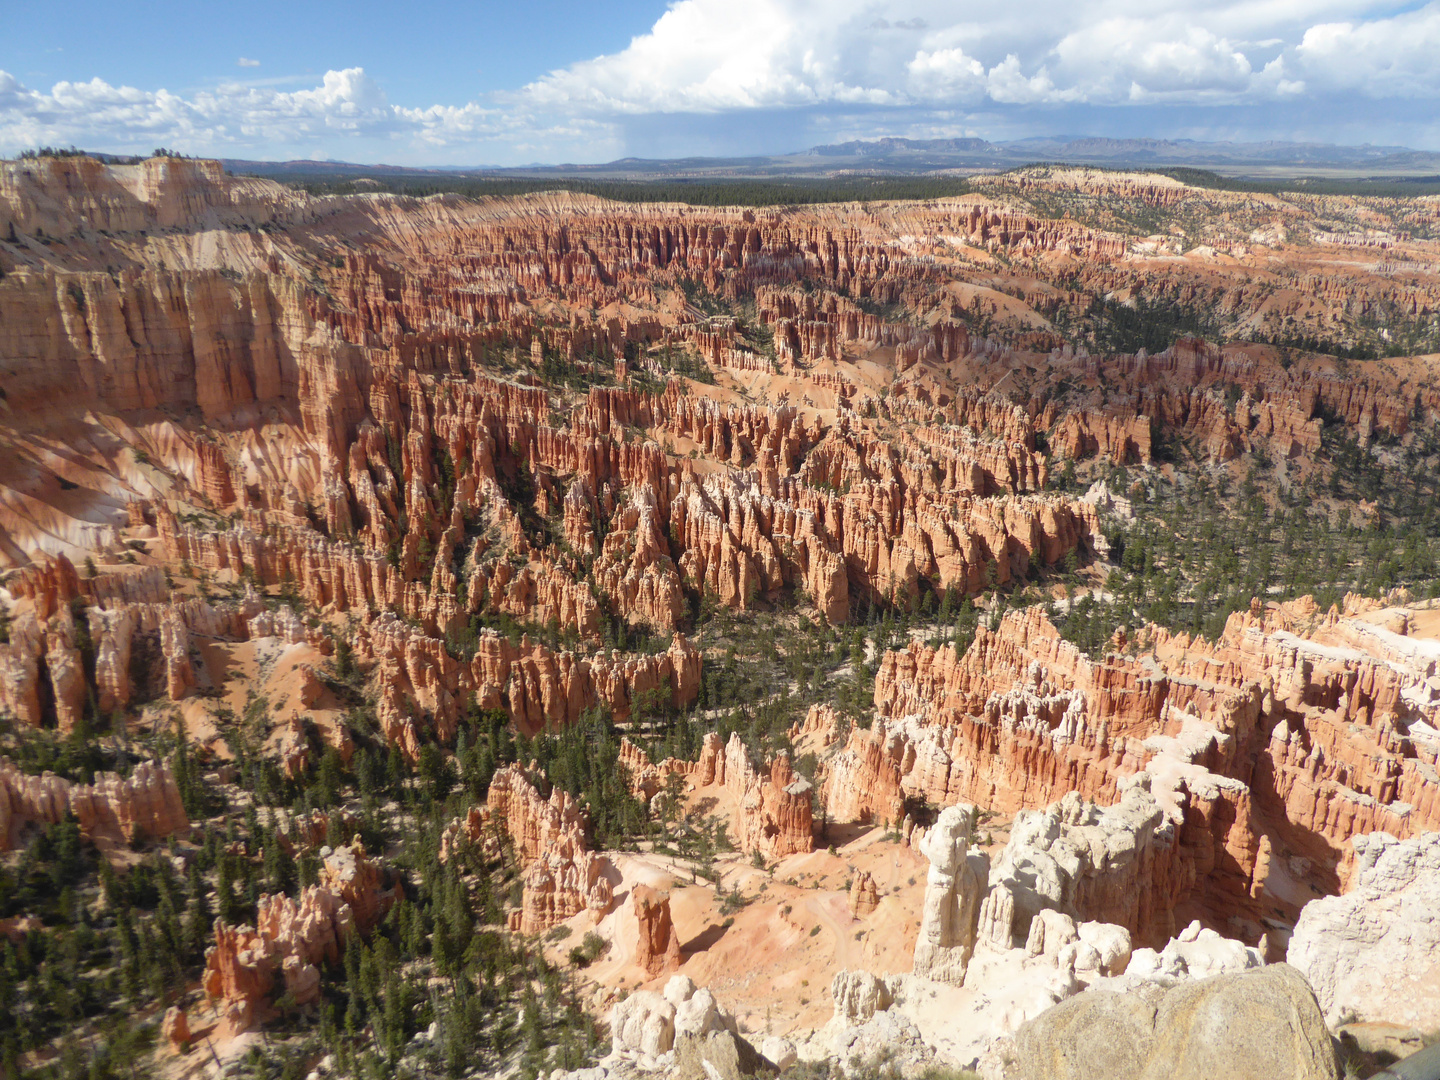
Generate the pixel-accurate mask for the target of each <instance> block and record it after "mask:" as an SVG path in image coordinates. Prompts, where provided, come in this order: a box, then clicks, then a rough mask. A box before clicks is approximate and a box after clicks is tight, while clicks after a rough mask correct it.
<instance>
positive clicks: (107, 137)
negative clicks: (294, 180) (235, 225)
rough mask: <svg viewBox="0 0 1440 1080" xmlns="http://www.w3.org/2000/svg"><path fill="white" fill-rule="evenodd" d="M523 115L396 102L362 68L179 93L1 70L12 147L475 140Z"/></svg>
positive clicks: (1, 103) (510, 126) (0, 109)
mask: <svg viewBox="0 0 1440 1080" xmlns="http://www.w3.org/2000/svg"><path fill="white" fill-rule="evenodd" d="M520 123H523V122H518V121H517V120H516V119H515V118H506V117H505V116H504V115H503V114H502V113H501V112H500V111H499V110H497V109H494V108H486V107H483V106H481V105H479V104H475V103H471V104H468V105H461V106H448V105H433V106H430V107H429V108H423V109H410V108H403V107H401V106H397V105H393V104H391V103H390V102H389V100H388V99H387V98H386V95H385V92H384V90H383V89H381V87H380V85H379V84H378V83H376V81H375V80H374V79H372V78H371V77H370V76H369V75H367V74H366V73H365V70H364V69H363V68H347V69H345V70H344V71H327V72H326V73H325V76H324V78H323V79H322V80H321V82H320V85H319V86H315V87H310V88H306V89H301V90H292V91H282V90H276V89H274V88H272V87H269V86H264V85H253V84H250V85H247V84H242V83H233V82H232V83H222V84H221V85H219V86H217V87H215V88H214V89H211V90H202V91H199V92H197V93H195V94H194V95H192V96H190V97H182V96H180V95H178V94H174V93H171V92H170V91H168V90H157V91H148V90H139V89H136V88H135V87H131V86H111V85H110V84H109V83H107V82H105V81H104V80H102V79H92V80H90V81H89V82H83V83H76V82H59V83H56V84H55V85H54V86H53V87H51V89H50V91H49V92H48V93H46V92H43V91H40V90H34V89H31V88H29V87H27V86H25V85H23V84H22V83H21V82H20V81H19V80H18V79H16V78H15V77H14V76H13V75H11V74H9V73H8V72H4V71H0V131H4V132H5V133H6V139H7V141H8V142H9V143H10V144H11V146H12V147H22V146H33V145H43V144H64V143H75V144H77V145H82V146H83V145H89V146H105V147H113V148H120V149H137V148H144V149H148V148H149V147H151V146H154V145H156V144H158V143H164V144H165V145H173V146H177V147H179V148H182V149H192V148H193V149H203V150H205V151H207V152H213V153H226V152H229V151H232V150H245V149H247V148H250V147H255V146H261V145H271V146H273V145H277V144H278V145H281V146H304V145H306V144H310V143H313V142H315V141H317V140H322V139H325V138H329V137H342V138H343V137H364V138H368V139H372V140H377V139H378V140H389V141H411V142H416V143H421V144H429V145H432V146H444V145H447V144H449V143H451V142H460V143H469V142H472V141H474V140H476V139H479V138H485V137H491V136H495V135H499V134H502V133H504V132H506V131H515V130H516V128H517V124H520Z"/></svg>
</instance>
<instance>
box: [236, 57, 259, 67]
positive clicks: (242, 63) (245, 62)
mask: <svg viewBox="0 0 1440 1080" xmlns="http://www.w3.org/2000/svg"><path fill="white" fill-rule="evenodd" d="M235 66H236V67H259V66H260V61H259V60H251V59H250V58H249V57H245V56H242V57H240V59H239V60H236V61H235Z"/></svg>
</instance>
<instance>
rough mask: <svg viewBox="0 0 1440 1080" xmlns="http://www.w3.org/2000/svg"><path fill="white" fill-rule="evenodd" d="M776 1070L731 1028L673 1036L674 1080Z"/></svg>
mask: <svg viewBox="0 0 1440 1080" xmlns="http://www.w3.org/2000/svg"><path fill="white" fill-rule="evenodd" d="M775 1073H776V1069H775V1068H774V1067H773V1066H772V1065H771V1064H770V1062H768V1061H766V1060H765V1058H763V1057H762V1056H761V1055H760V1052H759V1051H758V1050H756V1049H755V1047H753V1046H751V1045H750V1043H749V1042H748V1041H746V1040H745V1039H743V1038H741V1037H740V1036H739V1035H737V1034H735V1033H734V1032H733V1031H723V1030H722V1031H710V1032H706V1033H705V1034H703V1035H690V1034H687V1035H680V1036H677V1037H676V1039H675V1065H674V1071H673V1072H672V1073H671V1074H670V1075H671V1076H672V1077H674V1080H740V1077H742V1076H774V1075H775Z"/></svg>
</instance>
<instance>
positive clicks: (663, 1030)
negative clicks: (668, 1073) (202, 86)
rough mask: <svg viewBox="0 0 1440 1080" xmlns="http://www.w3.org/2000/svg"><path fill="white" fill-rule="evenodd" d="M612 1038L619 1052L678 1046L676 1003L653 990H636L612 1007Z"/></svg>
mask: <svg viewBox="0 0 1440 1080" xmlns="http://www.w3.org/2000/svg"><path fill="white" fill-rule="evenodd" d="M610 1040H611V1045H612V1047H613V1049H614V1050H615V1051H616V1052H617V1053H618V1052H620V1051H623V1050H633V1051H635V1052H636V1053H640V1054H649V1055H650V1056H652V1057H654V1056H657V1055H659V1054H663V1053H665V1052H666V1051H667V1050H670V1049H672V1048H673V1047H674V1046H675V1006H674V1005H672V1004H671V1003H670V1002H668V1001H666V1000H665V998H663V997H662V996H661V995H659V994H657V993H655V991H653V990H637V991H636V992H635V993H633V994H631V995H630V996H629V997H627V998H626V999H625V1000H624V1001H620V1002H616V1004H615V1007H614V1009H612V1010H611V1012H610Z"/></svg>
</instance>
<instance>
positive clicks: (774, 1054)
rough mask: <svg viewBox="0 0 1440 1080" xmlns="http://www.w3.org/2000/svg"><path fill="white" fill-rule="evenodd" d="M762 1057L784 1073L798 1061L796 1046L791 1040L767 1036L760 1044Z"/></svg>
mask: <svg viewBox="0 0 1440 1080" xmlns="http://www.w3.org/2000/svg"><path fill="white" fill-rule="evenodd" d="M760 1056H761V1057H763V1058H764V1059H765V1060H766V1061H768V1062H769V1063H770V1064H771V1065H774V1066H775V1068H777V1069H779V1070H781V1071H782V1072H783V1071H784V1070H786V1069H788V1068H789V1067H790V1066H791V1065H794V1064H795V1062H796V1061H797V1060H798V1055H797V1054H796V1051H795V1044H794V1043H792V1042H791V1041H790V1040H789V1039H781V1038H779V1037H777V1036H775V1035H769V1036H766V1037H765V1038H764V1039H762V1040H761V1042H760Z"/></svg>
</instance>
